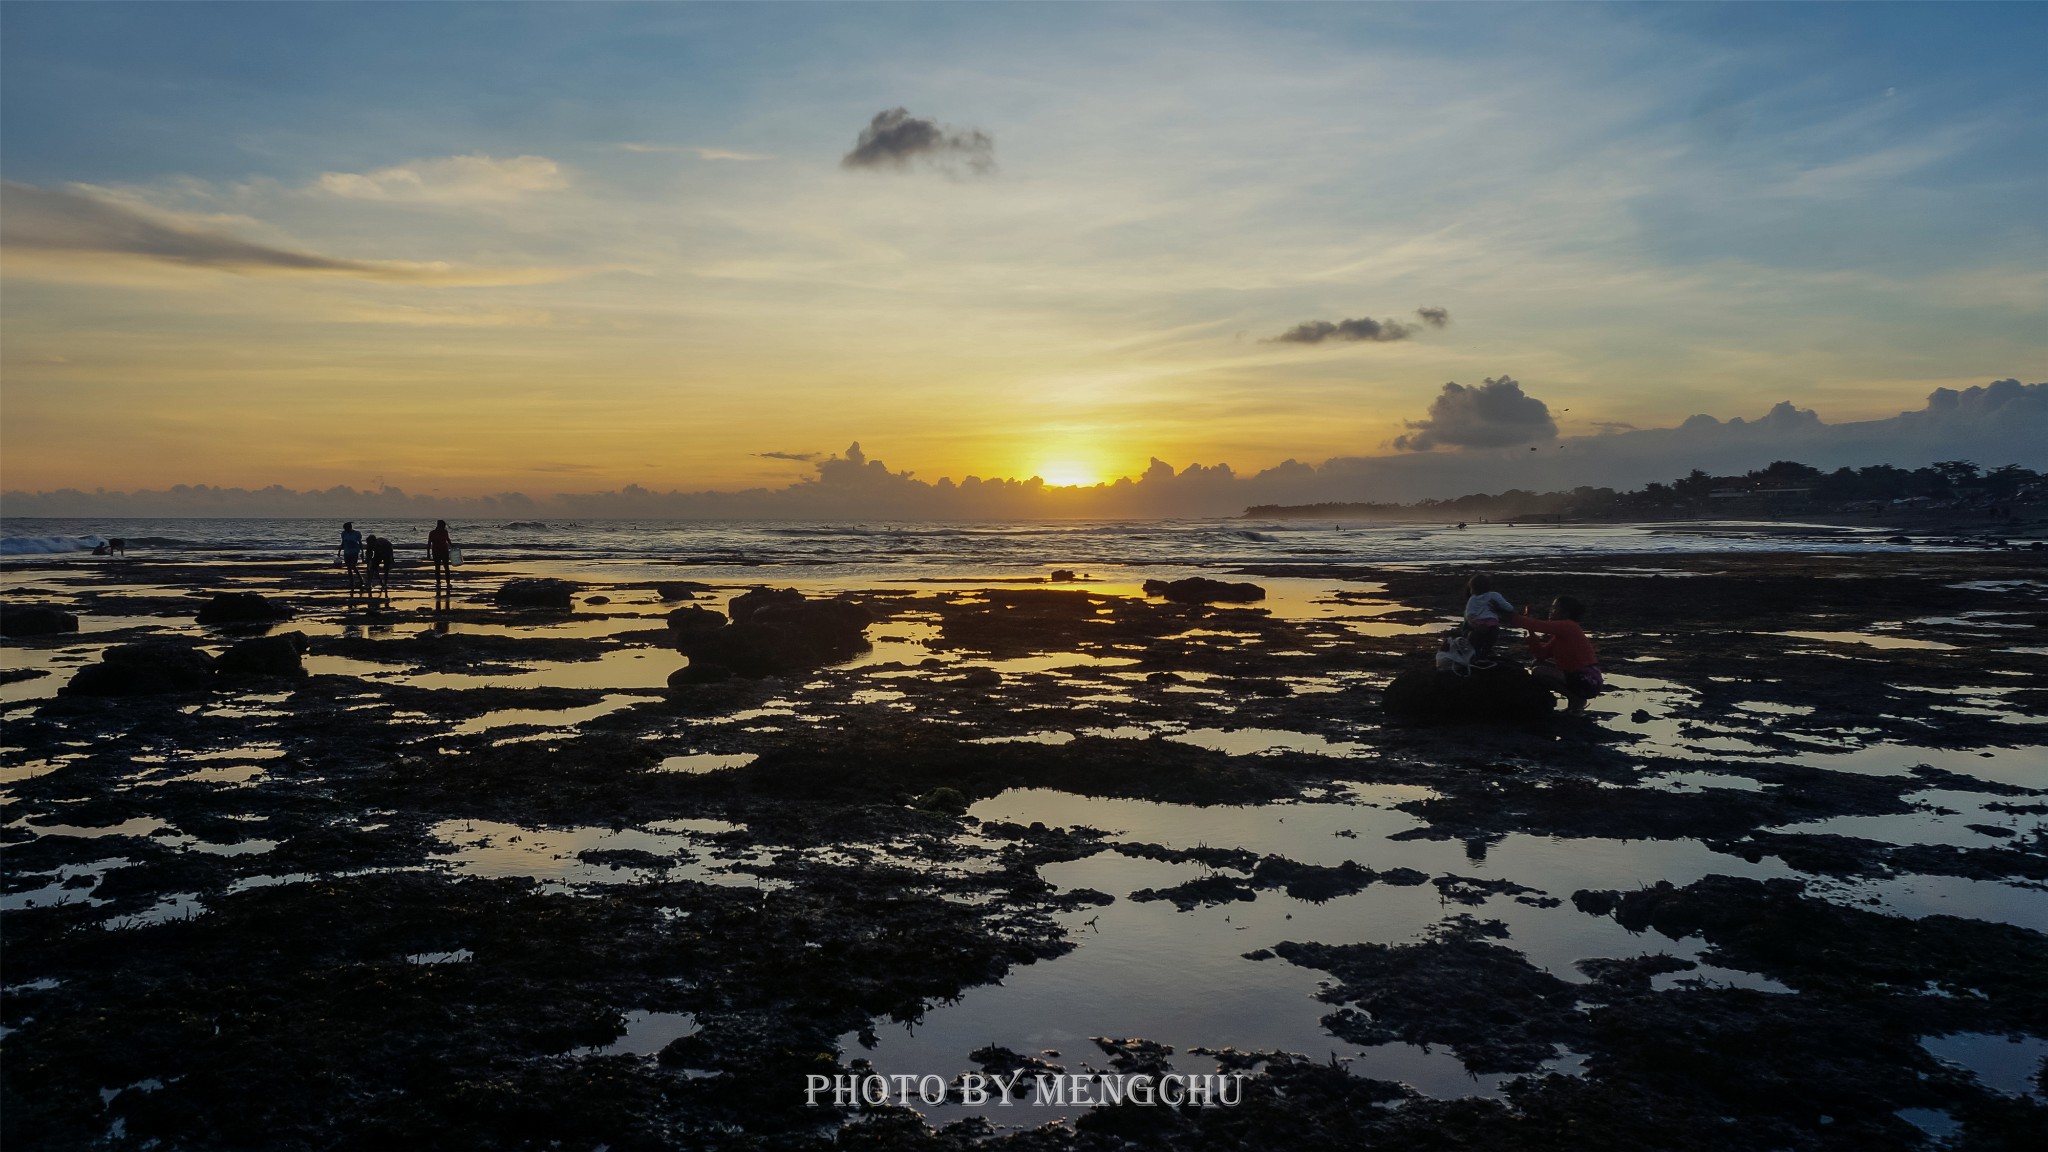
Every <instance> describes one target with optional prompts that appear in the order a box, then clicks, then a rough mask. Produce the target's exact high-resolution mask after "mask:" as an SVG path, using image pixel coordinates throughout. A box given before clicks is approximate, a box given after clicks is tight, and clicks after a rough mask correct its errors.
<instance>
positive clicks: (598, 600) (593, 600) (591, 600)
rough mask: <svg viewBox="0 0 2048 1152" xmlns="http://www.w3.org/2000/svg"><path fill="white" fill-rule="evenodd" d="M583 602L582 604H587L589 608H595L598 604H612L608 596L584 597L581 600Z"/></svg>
mask: <svg viewBox="0 0 2048 1152" xmlns="http://www.w3.org/2000/svg"><path fill="white" fill-rule="evenodd" d="M583 602H584V603H585V604H589V605H591V606H593V607H595V606H596V605H599V604H609V603H611V602H612V598H611V597H609V596H585V597H584V598H583Z"/></svg>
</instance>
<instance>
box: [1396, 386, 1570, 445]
mask: <svg viewBox="0 0 2048 1152" xmlns="http://www.w3.org/2000/svg"><path fill="white" fill-rule="evenodd" d="M1408 427H1410V428H1413V429H1415V434H1414V435H1412V436H1399V437H1396V438H1395V440H1394V447H1395V448H1396V449H1399V450H1400V451H1403V452H1427V451H1429V450H1430V449H1432V448H1435V447H1437V446H1438V445H1450V446H1452V447H1456V448H1506V447H1509V446H1511V445H1515V444H1527V443H1529V442H1530V441H1532V440H1545V439H1550V438H1553V437H1555V436H1556V435H1557V421H1555V420H1553V419H1551V417H1550V409H1549V408H1548V407H1547V406H1545V404H1544V403H1543V401H1541V400H1538V399H1536V398H1535V397H1534V396H1529V395H1525V394H1524V393H1523V392H1522V386H1521V385H1520V384H1518V383H1516V382H1515V380H1514V379H1513V378H1512V377H1508V376H1502V377H1499V378H1498V379H1495V378H1492V377H1489V378H1487V380H1486V382H1485V383H1483V384H1481V385H1479V386H1478V387H1477V388H1467V387H1465V386H1464V385H1462V384H1458V383H1455V382H1453V383H1450V384H1446V385H1444V390H1443V391H1442V392H1440V393H1438V394H1437V398H1436V399H1435V400H1434V401H1432V402H1431V403H1430V405H1429V416H1428V417H1427V418H1425V419H1422V420H1411V421H1409V422H1408Z"/></svg>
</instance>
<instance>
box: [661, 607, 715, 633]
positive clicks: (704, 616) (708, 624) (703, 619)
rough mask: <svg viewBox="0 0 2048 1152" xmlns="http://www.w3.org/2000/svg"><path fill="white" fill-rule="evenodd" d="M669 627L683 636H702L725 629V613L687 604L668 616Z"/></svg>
mask: <svg viewBox="0 0 2048 1152" xmlns="http://www.w3.org/2000/svg"><path fill="white" fill-rule="evenodd" d="M668 626H669V630H670V631H673V632H675V633H677V634H678V635H681V636H701V635H703V634H705V633H707V632H716V631H718V630H719V629H720V628H723V627H725V613H723V612H713V611H712V610H711V609H709V608H698V607H696V606H695V605H690V604H685V605H684V606H683V607H681V608H678V609H676V610H675V611H673V612H671V613H669V614H668Z"/></svg>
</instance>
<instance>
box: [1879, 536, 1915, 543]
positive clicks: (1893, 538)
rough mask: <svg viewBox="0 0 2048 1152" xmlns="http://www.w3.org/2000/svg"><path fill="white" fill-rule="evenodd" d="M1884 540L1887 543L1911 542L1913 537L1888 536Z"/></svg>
mask: <svg viewBox="0 0 2048 1152" xmlns="http://www.w3.org/2000/svg"><path fill="white" fill-rule="evenodd" d="M1884 542H1885V543H1887V544H1911V543H1912V542H1913V538H1912V537H1911V536H1887V537H1885V538H1884Z"/></svg>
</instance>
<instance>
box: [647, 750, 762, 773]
mask: <svg viewBox="0 0 2048 1152" xmlns="http://www.w3.org/2000/svg"><path fill="white" fill-rule="evenodd" d="M756 759H758V757H757V756H755V755H754V754H753V753H752V752H691V753H687V754H685V755H682V756H670V757H668V758H667V759H665V760H663V761H662V762H661V763H660V764H657V765H655V766H654V768H653V771H656V772H685V773H689V774H691V775H697V774H700V773H704V772H723V771H725V770H726V769H728V768H744V767H746V766H747V765H749V764H752V763H753V762H754V761H755V760H756Z"/></svg>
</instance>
